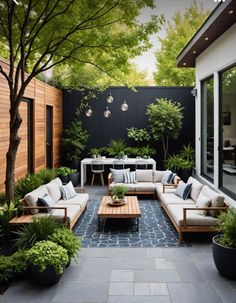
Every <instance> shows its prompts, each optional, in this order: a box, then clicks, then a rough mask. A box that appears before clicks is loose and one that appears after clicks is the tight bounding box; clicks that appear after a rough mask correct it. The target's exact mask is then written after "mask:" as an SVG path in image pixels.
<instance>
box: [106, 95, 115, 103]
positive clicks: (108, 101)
mask: <svg viewBox="0 0 236 303" xmlns="http://www.w3.org/2000/svg"><path fill="white" fill-rule="evenodd" d="M113 100H114V98H113V97H112V95H111V92H110V94H109V96H108V97H107V103H112V102H113Z"/></svg>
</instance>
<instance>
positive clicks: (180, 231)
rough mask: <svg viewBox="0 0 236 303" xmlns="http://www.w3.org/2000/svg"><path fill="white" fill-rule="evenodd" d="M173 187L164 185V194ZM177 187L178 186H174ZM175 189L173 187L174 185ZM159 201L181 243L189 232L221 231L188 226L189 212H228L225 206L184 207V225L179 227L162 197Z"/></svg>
mask: <svg viewBox="0 0 236 303" xmlns="http://www.w3.org/2000/svg"><path fill="white" fill-rule="evenodd" d="M169 186H171V185H169V184H168V185H164V186H163V193H164V192H165V188H166V187H169ZM174 186H176V185H174ZM172 187H173V185H172ZM157 195H158V194H157ZM158 199H159V201H160V204H161V207H162V208H163V209H164V210H165V212H166V214H167V215H168V217H169V219H170V221H171V222H172V224H173V225H174V227H175V228H176V230H177V232H178V234H179V242H180V243H181V242H183V233H187V232H191V233H193V232H195V233H196V232H208V233H209V232H218V231H219V229H218V227H217V226H201V225H194V226H193V225H188V224H187V212H188V210H196V211H199V210H206V211H207V210H219V211H227V210H228V208H229V207H228V206H227V205H226V206H224V207H202V208H199V207H194V208H191V207H184V208H183V225H179V224H178V223H177V222H176V221H175V219H174V217H173V216H172V214H171V212H170V211H169V209H168V208H167V207H166V204H165V203H164V202H163V201H162V199H161V197H160V196H159V195H158Z"/></svg>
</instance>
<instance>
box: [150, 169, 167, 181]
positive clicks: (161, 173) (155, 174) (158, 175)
mask: <svg viewBox="0 0 236 303" xmlns="http://www.w3.org/2000/svg"><path fill="white" fill-rule="evenodd" d="M167 172H170V171H169V170H155V171H154V172H153V182H161V179H162V178H163V176H164V174H165V173H167Z"/></svg>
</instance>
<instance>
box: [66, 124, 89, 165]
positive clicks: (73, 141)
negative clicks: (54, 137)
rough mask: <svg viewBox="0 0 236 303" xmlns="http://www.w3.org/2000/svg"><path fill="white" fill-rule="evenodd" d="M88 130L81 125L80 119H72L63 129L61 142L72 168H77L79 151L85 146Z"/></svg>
mask: <svg viewBox="0 0 236 303" xmlns="http://www.w3.org/2000/svg"><path fill="white" fill-rule="evenodd" d="M88 137H89V135H88V132H87V130H86V129H84V128H83V126H82V121H79V120H78V119H76V120H74V121H73V122H72V123H71V124H70V126H69V127H68V128H67V129H65V131H64V134H63V138H62V144H63V146H64V148H65V152H66V159H67V160H68V161H70V163H71V167H72V168H76V169H77V168H78V166H79V159H80V157H81V153H82V152H83V151H84V149H85V147H86V143H87V140H88Z"/></svg>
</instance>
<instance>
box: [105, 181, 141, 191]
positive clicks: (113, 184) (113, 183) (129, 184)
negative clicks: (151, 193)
mask: <svg viewBox="0 0 236 303" xmlns="http://www.w3.org/2000/svg"><path fill="white" fill-rule="evenodd" d="M116 185H123V186H125V187H126V188H127V189H128V191H135V187H136V185H137V184H134V183H126V184H124V183H115V182H112V183H111V184H110V189H111V190H112V188H113V187H114V186H116Z"/></svg>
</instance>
